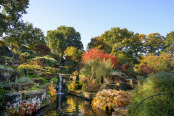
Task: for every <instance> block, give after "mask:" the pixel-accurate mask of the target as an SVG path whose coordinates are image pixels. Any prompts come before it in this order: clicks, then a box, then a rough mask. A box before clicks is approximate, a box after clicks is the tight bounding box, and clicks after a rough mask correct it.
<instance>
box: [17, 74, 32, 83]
mask: <svg viewBox="0 0 174 116" xmlns="http://www.w3.org/2000/svg"><path fill="white" fill-rule="evenodd" d="M27 82H33V81H32V80H31V78H30V77H27V76H23V77H19V78H16V79H15V83H27Z"/></svg>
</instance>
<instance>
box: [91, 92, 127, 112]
mask: <svg viewBox="0 0 174 116" xmlns="http://www.w3.org/2000/svg"><path fill="white" fill-rule="evenodd" d="M129 102H130V98H129V94H127V93H126V92H124V91H121V90H120V91H117V90H112V89H108V90H107V89H103V90H102V91H99V92H97V94H96V96H95V98H94V100H93V101H92V107H93V109H94V110H95V109H96V108H99V109H102V110H106V109H107V108H108V109H109V110H111V109H114V108H116V107H124V106H126V105H128V103H129Z"/></svg>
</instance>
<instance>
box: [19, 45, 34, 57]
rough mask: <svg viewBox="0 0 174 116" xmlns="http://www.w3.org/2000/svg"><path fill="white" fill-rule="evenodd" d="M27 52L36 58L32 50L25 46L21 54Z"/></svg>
mask: <svg viewBox="0 0 174 116" xmlns="http://www.w3.org/2000/svg"><path fill="white" fill-rule="evenodd" d="M25 52H27V53H29V54H30V55H31V58H35V57H36V54H35V53H34V52H33V51H32V50H28V48H26V47H24V46H23V47H22V49H21V53H25Z"/></svg>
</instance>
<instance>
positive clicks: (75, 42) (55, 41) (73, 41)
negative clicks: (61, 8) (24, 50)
mask: <svg viewBox="0 0 174 116" xmlns="http://www.w3.org/2000/svg"><path fill="white" fill-rule="evenodd" d="M45 39H46V42H47V45H48V46H49V48H50V49H51V51H52V52H53V53H55V54H58V55H60V56H63V55H64V51H65V50H66V48H67V47H70V46H74V47H76V48H77V49H83V44H82V42H81V37H80V33H79V32H76V30H75V29H74V28H73V27H66V26H60V27H58V28H57V29H56V30H49V31H48V32H47V36H46V38H45Z"/></svg>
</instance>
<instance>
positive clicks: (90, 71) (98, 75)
mask: <svg viewBox="0 0 174 116" xmlns="http://www.w3.org/2000/svg"><path fill="white" fill-rule="evenodd" d="M113 67H114V64H113V63H112V60H111V59H108V60H105V58H104V59H103V60H101V59H99V58H98V59H95V60H88V61H86V63H85V64H84V67H83V68H82V69H81V70H80V73H81V74H84V75H85V76H87V77H90V79H91V80H92V79H94V78H95V79H96V83H101V80H102V77H104V76H106V75H109V74H110V73H111V71H112V68H113Z"/></svg>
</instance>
